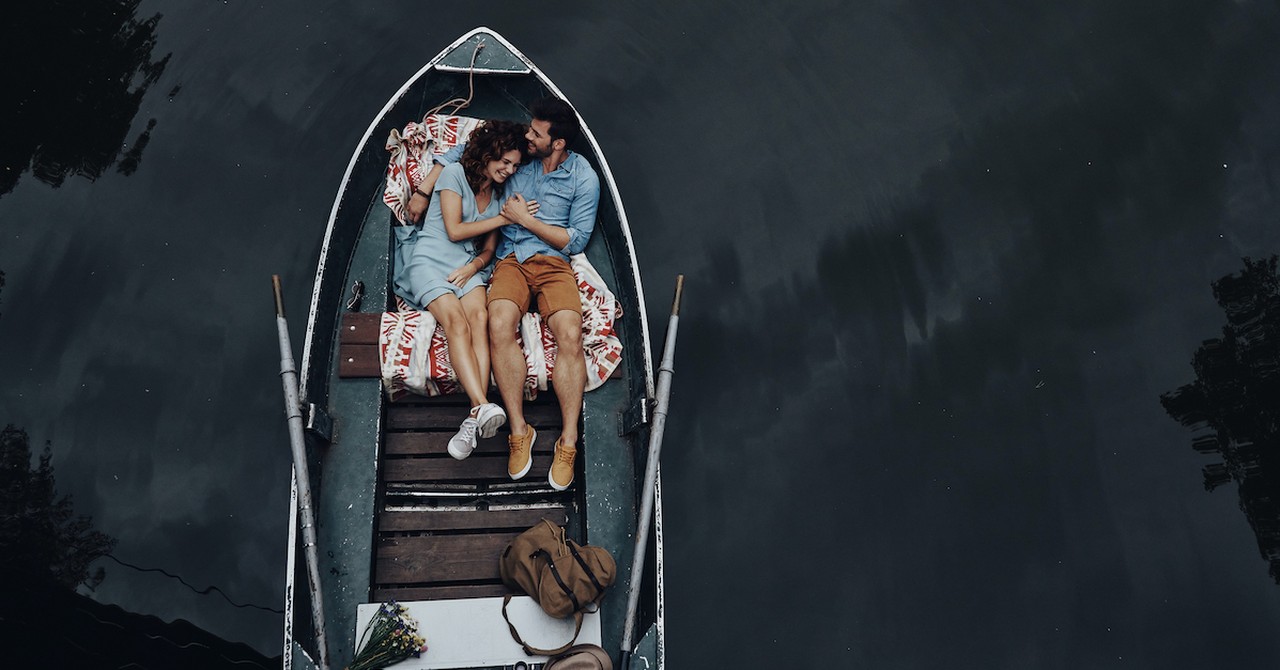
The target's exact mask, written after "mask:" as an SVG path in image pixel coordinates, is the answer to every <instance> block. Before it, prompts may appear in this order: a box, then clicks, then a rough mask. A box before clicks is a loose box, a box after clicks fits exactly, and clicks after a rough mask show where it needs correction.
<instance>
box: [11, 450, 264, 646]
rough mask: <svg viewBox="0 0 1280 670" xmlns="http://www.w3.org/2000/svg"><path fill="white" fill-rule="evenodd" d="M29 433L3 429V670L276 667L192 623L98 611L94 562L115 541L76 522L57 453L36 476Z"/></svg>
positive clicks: (100, 573) (86, 522)
mask: <svg viewBox="0 0 1280 670" xmlns="http://www.w3.org/2000/svg"><path fill="white" fill-rule="evenodd" d="M31 459H32V452H31V445H30V440H29V438H28V436H27V433H26V432H25V431H23V430H21V429H18V428H15V427H14V426H12V425H9V426H6V427H5V428H4V429H3V430H0V594H2V596H0V622H3V625H0V648H3V649H4V650H5V651H4V657H5V662H6V666H7V667H8V666H14V667H17V666H21V667H66V668H70V667H83V668H99V667H113V668H114V667H127V666H133V667H165V668H226V667H243V668H271V667H279V660H278V659H276V660H272V659H268V658H266V657H265V656H263V655H262V654H260V653H258V652H256V651H254V650H252V649H250V648H249V647H247V646H245V645H243V644H239V643H234V642H228V641H226V640H223V639H221V638H219V637H217V636H215V635H213V634H211V633H209V632H207V631H204V630H202V629H200V628H198V627H196V626H194V625H192V624H190V623H188V622H186V621H181V620H179V621H174V622H164V621H161V620H160V619H157V618H156V617H152V616H148V615H144V614H135V613H132V612H128V611H125V610H123V609H121V608H120V607H117V606H115V605H108V604H104V603H99V602H97V601H95V600H94V599H93V598H90V597H88V596H86V595H83V594H82V593H78V592H77V590H78V589H88V590H93V589H94V588H95V587H97V586H98V585H99V584H101V583H102V580H103V579H104V578H105V576H106V572H105V570H104V569H103V568H101V567H98V568H96V569H94V568H93V567H92V565H93V563H94V562H95V561H97V560H98V559H101V558H104V557H111V551H112V549H113V547H114V546H115V540H114V539H112V538H110V537H108V536H107V535H105V534H103V533H101V532H99V531H97V530H95V529H94V527H93V521H92V519H90V518H89V517H87V516H84V515H77V514H76V512H75V509H74V506H73V504H72V500H71V498H70V497H69V496H59V495H58V493H57V488H56V486H55V483H54V473H53V466H52V454H51V448H50V446H49V445H48V444H46V445H45V448H44V451H43V453H42V454H41V456H40V458H39V459H38V465H37V466H36V467H35V468H32V467H31Z"/></svg>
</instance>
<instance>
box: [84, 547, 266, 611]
mask: <svg viewBox="0 0 1280 670" xmlns="http://www.w3.org/2000/svg"><path fill="white" fill-rule="evenodd" d="M106 557H107V558H109V559H111V560H113V561H115V562H116V563H119V564H120V565H123V566H124V567H126V568H132V569H134V570H137V571H138V572H158V573H160V574H162V575H164V576H165V577H168V578H170V579H176V580H178V581H179V582H181V583H182V585H183V586H185V587H187V588H189V589H191V590H192V591H193V592H195V593H196V594H198V595H202V596H207V595H209V593H211V592H214V591H216V592H217V593H218V595H220V596H222V598H223V599H224V600H226V601H227V602H229V603H231V605H232V606H234V607H243V608H248V607H251V608H253V609H259V610H262V611H264V612H271V613H272V614H281V615H283V614H284V611H283V610H278V609H273V608H270V607H263V606H262V605H254V604H253V603H238V602H236V601H234V600H232V599H231V598H230V597H229V596H227V594H225V593H223V592H222V589H220V588H218V587H216V586H210V587H209V588H206V589H197V588H196V587H194V586H192V585H191V584H189V583H188V582H187V580H185V579H183V578H181V577H179V576H178V575H175V574H172V573H170V572H168V571H166V570H162V569H160V568H144V567H140V566H137V565H134V564H132V563H126V562H124V561H122V560H120V559H118V558H116V557H115V556H114V555H112V554H107V555H106Z"/></svg>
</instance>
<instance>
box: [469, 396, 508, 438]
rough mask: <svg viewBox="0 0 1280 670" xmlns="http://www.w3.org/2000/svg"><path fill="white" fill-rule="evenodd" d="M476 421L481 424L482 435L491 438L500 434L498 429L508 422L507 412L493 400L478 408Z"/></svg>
mask: <svg viewBox="0 0 1280 670" xmlns="http://www.w3.org/2000/svg"><path fill="white" fill-rule="evenodd" d="M476 409H477V412H476V421H477V422H478V423H479V424H480V437H483V438H486V439H487V438H490V437H493V436H494V435H497V434H498V429H499V428H501V427H502V426H503V425H504V424H506V423H507V413H506V412H505V411H503V409H502V408H501V407H499V406H497V405H495V404H493V403H491V402H487V403H485V404H483V405H480V406H479V407H477V408H476Z"/></svg>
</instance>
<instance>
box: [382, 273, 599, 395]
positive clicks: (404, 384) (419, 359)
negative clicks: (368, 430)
mask: <svg viewBox="0 0 1280 670" xmlns="http://www.w3.org/2000/svg"><path fill="white" fill-rule="evenodd" d="M570 264H571V265H573V271H574V274H575V275H576V276H577V278H578V295H579V296H581V298H582V349H583V353H584V354H585V359H586V363H587V387H586V389H587V390H588V391H591V390H593V389H596V388H599V387H600V385H601V384H603V383H604V382H605V380H606V379H608V378H609V376H610V375H612V374H613V371H614V369H615V368H617V367H618V364H619V363H620V362H622V341H621V340H620V339H618V333H617V331H616V330H614V323H615V322H616V320H617V319H618V318H620V317H621V316H622V307H621V305H619V304H618V301H617V299H616V298H614V296H613V293H612V292H610V291H609V287H608V286H605V283H604V279H602V278H601V277H600V275H599V273H597V272H596V270H595V268H594V267H592V266H591V263H589V262H588V261H587V257H586V256H585V255H583V254H578V255H576V256H574V257H573V258H572V259H570ZM517 339H518V340H519V342H520V346H521V347H522V348H523V349H524V359H525V379H524V395H525V398H526V399H528V400H533V399H534V398H535V397H537V395H538V391H545V390H547V380H549V379H551V378H552V376H553V371H554V370H555V366H556V341H555V337H554V336H553V335H552V334H551V329H550V328H548V327H547V326H546V324H544V323H543V322H542V316H541V315H539V314H536V313H532V314H525V315H524V318H523V319H522V320H521V321H520V332H519V336H518V338H517ZM378 352H379V354H380V355H381V360H382V387H383V389H384V390H385V391H386V393H387V396H388V397H389V398H391V399H392V400H395V399H397V398H400V397H402V396H404V395H406V394H408V393H416V394H419V395H426V396H436V395H447V394H450V393H461V392H462V385H461V384H460V383H459V382H458V377H457V375H456V374H455V373H454V371H453V365H452V363H450V362H449V343H448V342H447V341H446V340H445V336H444V329H442V328H440V327H439V325H437V324H436V320H435V317H433V316H431V313H430V312H418V311H408V312H385V313H383V315H382V324H381V329H380V331H379V335H378Z"/></svg>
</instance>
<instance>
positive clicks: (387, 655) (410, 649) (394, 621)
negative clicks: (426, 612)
mask: <svg viewBox="0 0 1280 670" xmlns="http://www.w3.org/2000/svg"><path fill="white" fill-rule="evenodd" d="M359 647H360V651H358V652H356V657H355V658H354V659H352V661H351V665H349V666H347V670H372V669H373V668H382V667H386V666H388V665H392V664H394V663H399V662H400V661H403V660H405V659H406V658H409V657H410V656H413V657H415V658H416V657H418V656H421V655H422V652H424V651H426V650H427V644H426V642H425V641H424V640H423V639H422V636H421V635H418V622H417V621H414V620H413V618H412V617H410V616H409V615H408V614H407V613H406V610H405V608H404V605H401V604H400V603H397V602H396V601H394V600H392V601H391V602H387V603H383V604H382V606H381V607H379V608H378V612H377V613H376V614H374V615H373V618H372V619H370V620H369V624H368V625H367V626H365V627H364V632H363V633H361V634H360V643H359Z"/></svg>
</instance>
